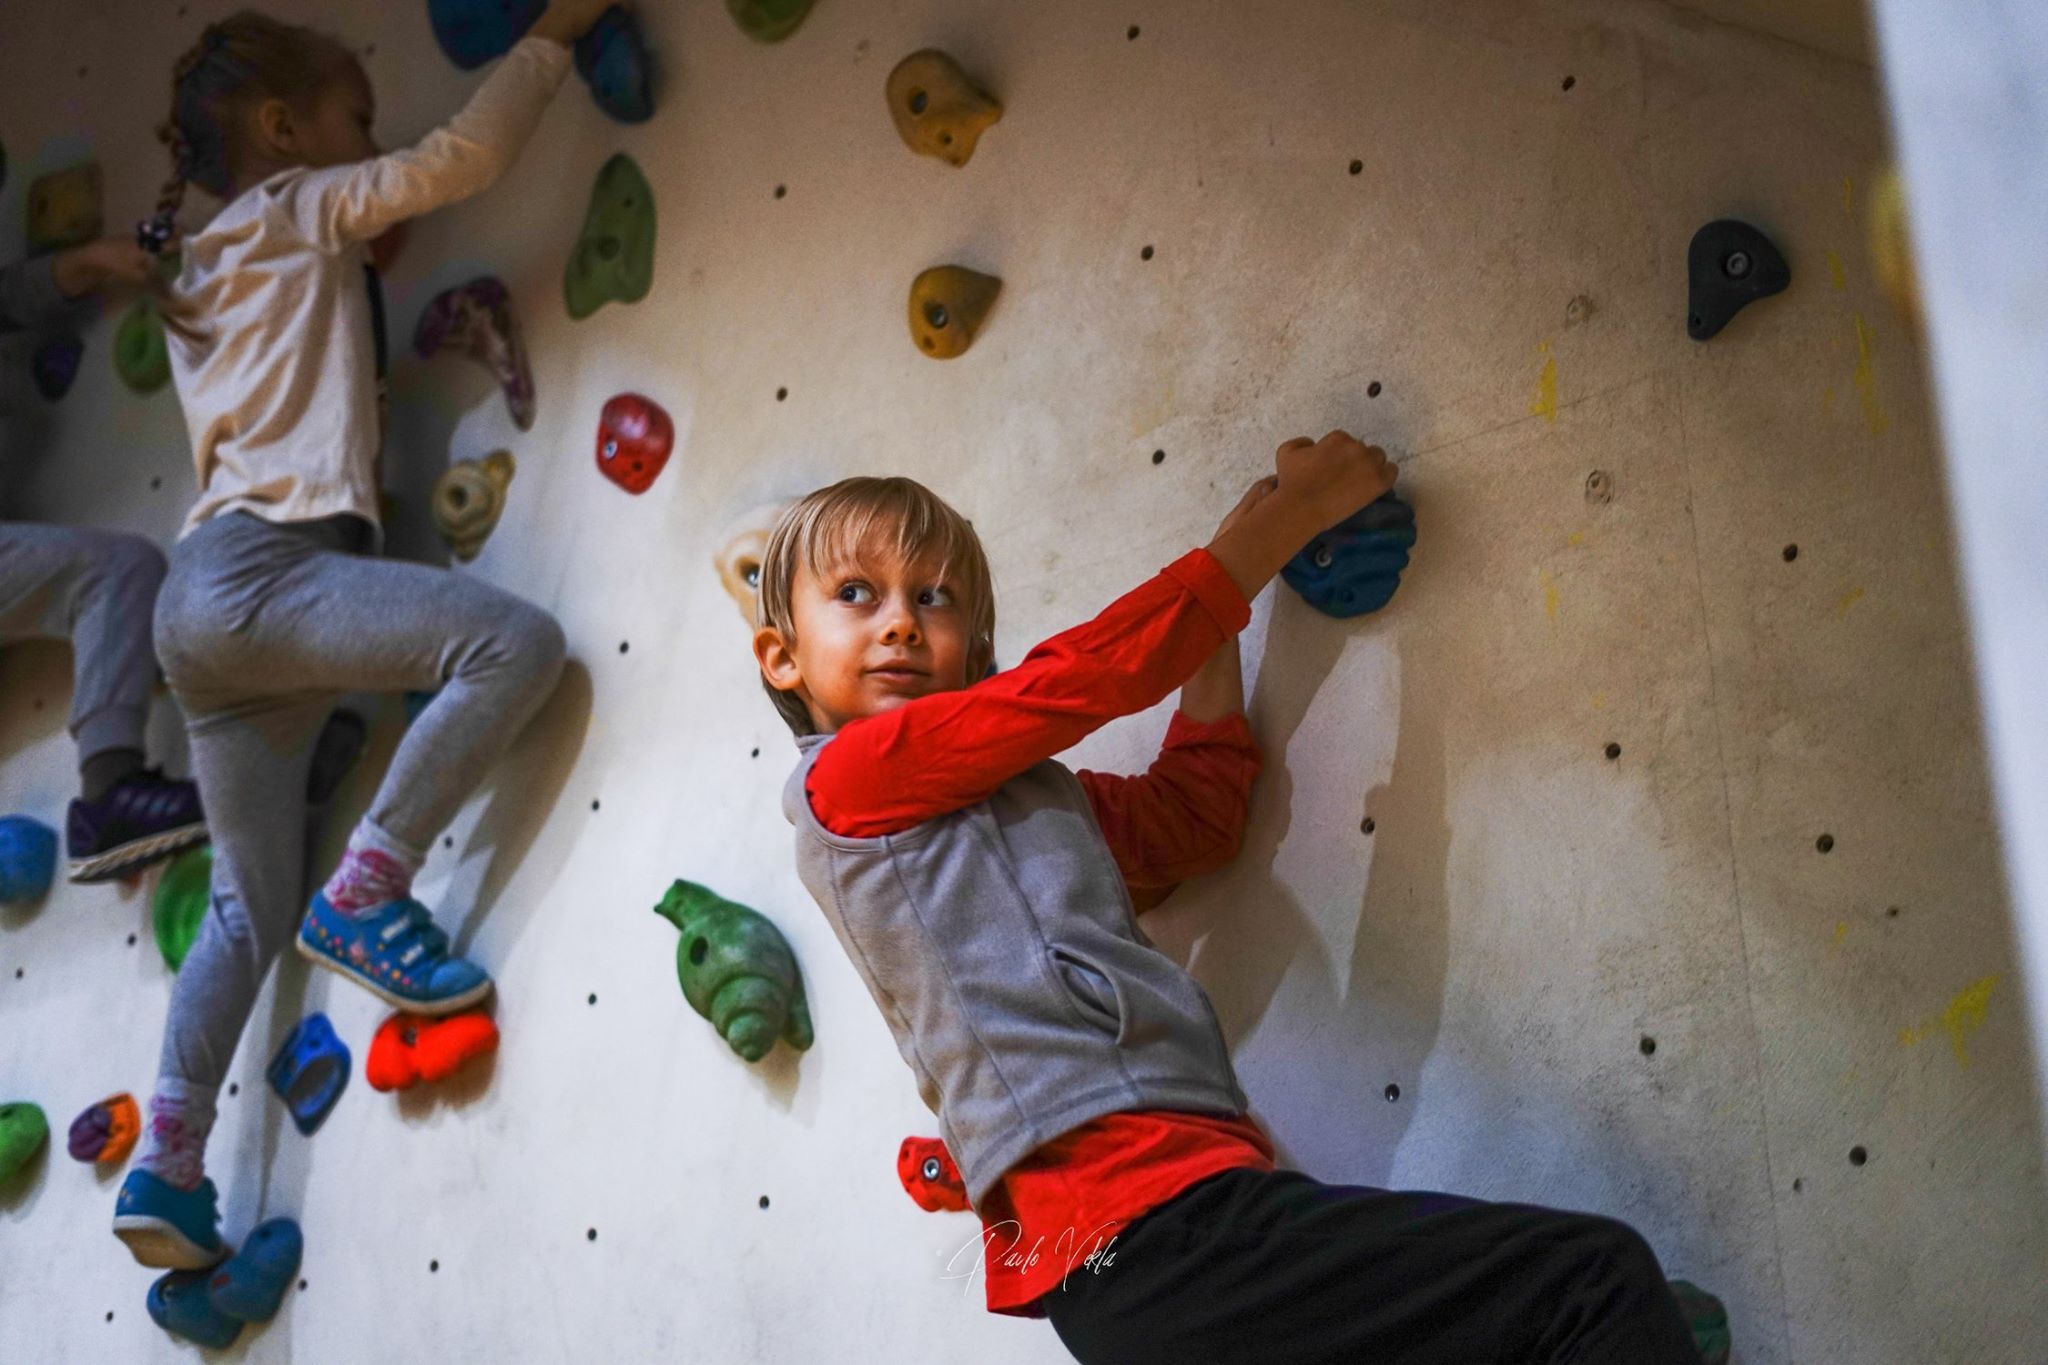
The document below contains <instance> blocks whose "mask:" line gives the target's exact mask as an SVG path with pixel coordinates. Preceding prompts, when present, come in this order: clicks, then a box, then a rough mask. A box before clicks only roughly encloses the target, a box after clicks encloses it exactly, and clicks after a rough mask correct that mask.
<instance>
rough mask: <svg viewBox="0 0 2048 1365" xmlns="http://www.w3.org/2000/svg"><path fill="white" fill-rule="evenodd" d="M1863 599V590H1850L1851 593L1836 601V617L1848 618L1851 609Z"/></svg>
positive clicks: (1844, 594) (1846, 593)
mask: <svg viewBox="0 0 2048 1365" xmlns="http://www.w3.org/2000/svg"><path fill="white" fill-rule="evenodd" d="M1862 597H1863V589H1861V588H1851V589H1849V591H1847V592H1845V593H1843V594H1842V595H1841V596H1840V597H1837V598H1836V599H1835V615H1837V616H1847V615H1848V614H1849V608H1851V607H1853V606H1855V605H1856V603H1857V602H1858V601H1860V600H1861V599H1862Z"/></svg>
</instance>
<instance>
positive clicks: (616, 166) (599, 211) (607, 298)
mask: <svg viewBox="0 0 2048 1365" xmlns="http://www.w3.org/2000/svg"><path fill="white" fill-rule="evenodd" d="M653 285H654V190H653V187H651V186H650V185H649V184H648V183H647V177H646V176H644V175H642V174H641V173H640V167H639V166H638V165H636V164H635V163H634V161H633V158H632V157H630V156H627V155H626V154H625V153H624V152H620V153H618V154H617V155H615V156H614V157H612V159H611V160H609V161H607V162H605V163H604V168H603V169H602V170H600V171H599V172H598V173H597V183H596V184H595V185H593V186H591V190H590V210H589V212H588V213H586V214H585V215H584V218H583V231H582V232H581V233H579V234H578V235H577V238H576V246H575V248H574V249H573V250H572V251H571V252H570V253H569V265H568V268H567V269H566V270H564V271H563V273H562V297H563V299H564V301H565V302H567V304H568V307H569V316H570V317H572V318H587V317H589V316H590V315H591V314H592V313H595V312H596V311H597V310H598V309H599V308H602V307H603V306H604V305H605V304H607V303H612V302H618V303H638V302H639V301H640V300H642V299H644V298H646V297H647V291H648V290H649V289H650V288H652V287H653Z"/></svg>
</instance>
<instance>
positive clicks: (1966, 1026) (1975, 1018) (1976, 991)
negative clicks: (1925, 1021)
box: [1941, 975, 1998, 1066]
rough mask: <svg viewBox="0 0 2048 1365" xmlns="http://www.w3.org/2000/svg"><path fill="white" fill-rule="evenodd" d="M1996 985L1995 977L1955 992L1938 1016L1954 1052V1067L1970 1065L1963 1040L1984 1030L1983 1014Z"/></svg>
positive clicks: (1967, 1050) (1984, 978) (1973, 983)
mask: <svg viewBox="0 0 2048 1365" xmlns="http://www.w3.org/2000/svg"><path fill="white" fill-rule="evenodd" d="M1997 985H1998V977H1997V976H1996V975H1992V976H1987V977H1982V978H1980V979H1978V980H1976V981H1972V982H1971V983H1970V984H1969V985H1967V986H1965V987H1963V988H1962V989H1961V990H1960V991H1957V992H1956V998H1955V999H1953V1000H1951V1001H1949V1002H1948V1008H1947V1009H1945V1010H1943V1011H1942V1012H1941V1026H1942V1027H1943V1028H1945V1029H1947V1030H1948V1041H1949V1046H1950V1047H1953V1048H1954V1049H1955V1050H1956V1064H1957V1065H1958V1066H1968V1065H1969V1064H1970V1050H1969V1049H1968V1048H1966V1047H1964V1046H1963V1040H1964V1039H1966V1038H1968V1037H1969V1036H1970V1035H1971V1034H1973V1033H1975V1032H1976V1031H1977V1030H1978V1029H1980V1028H1983V1027H1984V1012H1985V1010H1986V1009H1987V1008H1989V1006H1990V1004H1991V992H1992V990H1993V988H1995V987H1996V986H1997Z"/></svg>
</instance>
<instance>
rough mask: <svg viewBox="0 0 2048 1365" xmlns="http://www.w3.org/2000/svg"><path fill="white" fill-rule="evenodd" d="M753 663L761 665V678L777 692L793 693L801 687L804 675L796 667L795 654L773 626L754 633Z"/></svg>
mask: <svg viewBox="0 0 2048 1365" xmlns="http://www.w3.org/2000/svg"><path fill="white" fill-rule="evenodd" d="M754 662H755V663H758V664H759V665H761V676H762V677H764V678H766V679H767V680H768V685H769V686H770V687H772V688H774V689H775V690H776V691H777V692H794V691H795V690H796V689H797V688H799V687H802V686H803V683H804V675H803V673H802V672H801V671H800V670H799V669H798V668H797V666H796V654H795V653H794V652H793V651H792V650H791V649H790V647H789V642H788V641H787V640H785V639H783V638H782V632H781V631H780V630H777V629H776V628H775V627H774V626H763V627H761V628H760V629H759V630H757V631H755V632H754Z"/></svg>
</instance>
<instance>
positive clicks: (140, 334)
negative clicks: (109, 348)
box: [114, 294, 171, 393]
mask: <svg viewBox="0 0 2048 1365" xmlns="http://www.w3.org/2000/svg"><path fill="white" fill-rule="evenodd" d="M114 370H115V372H116V373H118V374H119V375H120V376H121V382H122V383H123V384H126V385H127V386H128V387H129V388H130V389H133V390H134V391H135V392H136V393H155V392H156V391H157V390H158V389H160V388H162V387H163V386H164V385H166V384H168V383H170V382H171V353H170V351H169V350H167V349H166V348H165V346H164V321H163V319H162V318H161V317H159V316H158V315H157V311H156V300H154V299H152V298H151V297H150V296H149V295H147V294H144V295H143V296H142V297H141V298H139V299H137V300H135V302H134V303H133V304H132V305H130V307H129V309H128V311H127V312H126V313H125V314H123V315H122V317H121V327H120V330H118V331H117V332H115V333H114Z"/></svg>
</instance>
